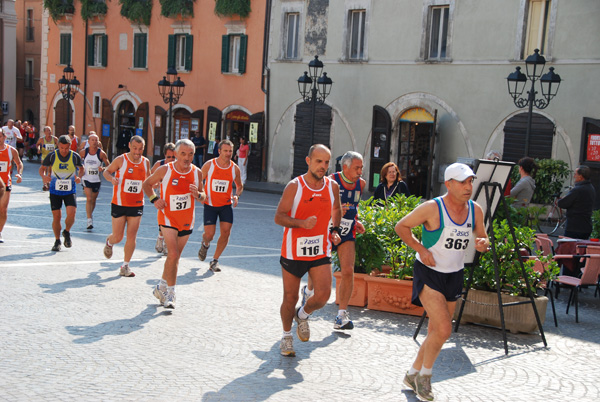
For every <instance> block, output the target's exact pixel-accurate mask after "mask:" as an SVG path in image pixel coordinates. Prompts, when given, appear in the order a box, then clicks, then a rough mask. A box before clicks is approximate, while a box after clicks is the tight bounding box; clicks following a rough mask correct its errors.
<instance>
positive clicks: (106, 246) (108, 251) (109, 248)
mask: <svg viewBox="0 0 600 402" xmlns="http://www.w3.org/2000/svg"><path fill="white" fill-rule="evenodd" d="M112 252H113V246H111V245H110V244H108V237H107V238H106V243H104V256H105V257H106V258H110V257H112Z"/></svg>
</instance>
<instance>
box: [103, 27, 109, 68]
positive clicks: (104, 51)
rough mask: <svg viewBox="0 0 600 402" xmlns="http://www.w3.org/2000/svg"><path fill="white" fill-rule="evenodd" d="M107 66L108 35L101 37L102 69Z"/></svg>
mask: <svg viewBox="0 0 600 402" xmlns="http://www.w3.org/2000/svg"><path fill="white" fill-rule="evenodd" d="M107 64H108V35H105V34H103V35H102V67H106V66H107Z"/></svg>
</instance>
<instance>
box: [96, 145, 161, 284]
mask: <svg viewBox="0 0 600 402" xmlns="http://www.w3.org/2000/svg"><path fill="white" fill-rule="evenodd" d="M145 145H146V143H145V141H144V139H143V138H142V137H140V136H139V135H134V136H132V137H131V140H130V141H129V150H130V151H129V152H127V153H125V154H123V155H120V156H118V157H116V158H115V160H114V161H112V163H111V164H110V165H108V167H107V168H106V169H104V172H102V175H103V176H104V178H105V179H106V180H108V181H110V182H111V183H112V185H113V198H112V202H111V213H110V214H111V216H112V233H111V234H110V235H109V236H108V237H107V238H106V244H105V245H104V256H105V257H106V258H111V257H112V254H113V245H115V244H117V243H119V242H120V241H121V240H123V237H124V235H125V226H127V240H126V241H125V246H124V249H123V251H124V257H123V264H121V269H120V271H119V274H120V275H121V276H125V277H133V276H135V274H134V273H133V272H131V270H130V269H129V262H130V261H131V257H132V256H133V252H134V251H135V246H136V237H137V232H138V229H139V227H140V222H141V220H142V214H143V213H144V193H143V192H142V183H143V182H144V180H146V179H147V178H148V176H149V175H150V161H149V160H148V159H147V158H146V157H144V156H143V153H144V146H145Z"/></svg>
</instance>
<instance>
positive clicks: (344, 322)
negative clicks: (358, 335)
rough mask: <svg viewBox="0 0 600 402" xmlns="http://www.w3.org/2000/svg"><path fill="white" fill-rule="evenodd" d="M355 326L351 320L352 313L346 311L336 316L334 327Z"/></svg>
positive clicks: (348, 327) (345, 327) (347, 327)
mask: <svg viewBox="0 0 600 402" xmlns="http://www.w3.org/2000/svg"><path fill="white" fill-rule="evenodd" d="M352 328H354V324H353V323H352V321H350V313H348V312H347V311H344V312H343V313H342V315H338V316H337V317H335V324H333V329H352Z"/></svg>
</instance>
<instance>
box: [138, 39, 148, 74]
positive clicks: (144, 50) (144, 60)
mask: <svg viewBox="0 0 600 402" xmlns="http://www.w3.org/2000/svg"><path fill="white" fill-rule="evenodd" d="M140 43H141V45H140V54H141V58H140V67H141V68H147V67H148V34H142V35H141V38H140Z"/></svg>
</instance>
